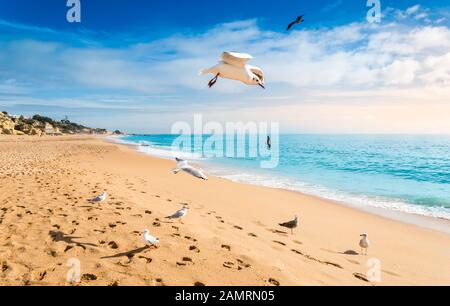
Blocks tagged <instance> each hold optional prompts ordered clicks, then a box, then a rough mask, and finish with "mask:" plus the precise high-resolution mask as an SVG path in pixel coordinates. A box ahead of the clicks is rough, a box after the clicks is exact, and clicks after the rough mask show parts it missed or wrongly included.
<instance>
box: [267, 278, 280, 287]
mask: <svg viewBox="0 0 450 306" xmlns="http://www.w3.org/2000/svg"><path fill="white" fill-rule="evenodd" d="M268 283H269V284H271V285H272V286H276V287H278V286H280V282H279V281H277V280H276V279H274V278H269V280H268Z"/></svg>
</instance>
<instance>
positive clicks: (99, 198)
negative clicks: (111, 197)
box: [88, 192, 108, 203]
mask: <svg viewBox="0 0 450 306" xmlns="http://www.w3.org/2000/svg"><path fill="white" fill-rule="evenodd" d="M107 197H108V194H107V193H106V192H103V193H102V194H101V195H98V196H96V197H95V198H93V199H90V200H88V201H89V202H94V203H99V202H103V201H106V198H107Z"/></svg>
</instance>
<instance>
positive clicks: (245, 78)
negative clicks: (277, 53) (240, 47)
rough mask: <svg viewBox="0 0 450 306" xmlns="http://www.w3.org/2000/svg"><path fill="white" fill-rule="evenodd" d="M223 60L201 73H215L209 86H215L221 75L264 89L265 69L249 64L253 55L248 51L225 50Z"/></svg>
mask: <svg viewBox="0 0 450 306" xmlns="http://www.w3.org/2000/svg"><path fill="white" fill-rule="evenodd" d="M220 58H221V61H219V64H217V65H216V66H214V67H212V68H209V69H204V70H202V71H201V72H200V75H205V74H209V73H211V74H213V75H214V78H212V79H211V80H210V81H209V83H208V86H209V88H211V87H213V85H214V84H216V82H217V79H218V78H219V77H221V78H224V79H230V80H236V81H240V82H242V83H244V84H247V85H258V86H261V87H262V88H263V89H265V87H264V82H265V78H264V71H263V70H262V69H261V68H259V67H255V66H251V65H248V64H247V62H248V61H249V60H251V59H252V58H253V57H252V56H251V55H250V54H246V53H236V52H223V53H222V55H221V57H220Z"/></svg>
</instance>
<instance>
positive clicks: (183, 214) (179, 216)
mask: <svg viewBox="0 0 450 306" xmlns="http://www.w3.org/2000/svg"><path fill="white" fill-rule="evenodd" d="M188 211H189V208H187V207H183V208H182V209H180V210H179V211H177V212H176V213H174V214H173V215H171V216H168V217H166V219H171V220H172V219H179V220H180V221H181V219H182V218H184V217H186V215H187V213H188Z"/></svg>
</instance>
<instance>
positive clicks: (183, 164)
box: [172, 158, 208, 181]
mask: <svg viewBox="0 0 450 306" xmlns="http://www.w3.org/2000/svg"><path fill="white" fill-rule="evenodd" d="M175 160H176V161H177V167H176V168H174V169H172V172H173V173H174V174H177V173H178V172H180V171H184V172H186V173H188V174H190V175H192V176H194V177H196V178H199V179H202V180H205V181H207V180H208V177H207V176H206V175H205V174H204V173H203V170H202V169H197V168H194V167H192V166H191V165H189V164H188V162H187V161H185V160H183V159H179V158H176V159H175Z"/></svg>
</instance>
